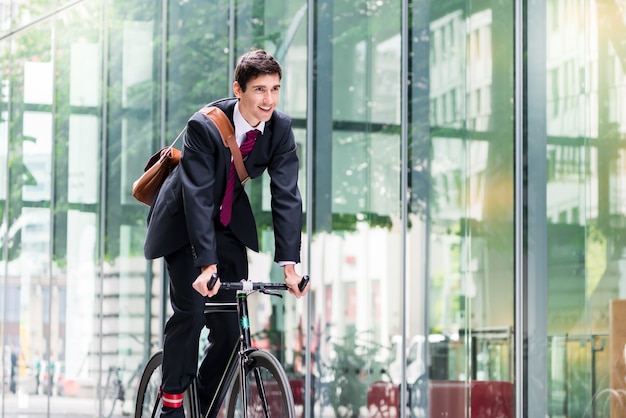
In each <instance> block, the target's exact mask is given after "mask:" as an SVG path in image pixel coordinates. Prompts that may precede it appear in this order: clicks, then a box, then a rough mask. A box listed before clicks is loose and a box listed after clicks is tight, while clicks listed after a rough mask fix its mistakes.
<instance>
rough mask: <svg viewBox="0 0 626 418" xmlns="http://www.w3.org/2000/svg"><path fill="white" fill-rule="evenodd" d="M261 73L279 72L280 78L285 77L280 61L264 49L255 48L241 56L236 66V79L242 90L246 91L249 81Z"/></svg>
mask: <svg viewBox="0 0 626 418" xmlns="http://www.w3.org/2000/svg"><path fill="white" fill-rule="evenodd" d="M261 74H278V78H279V79H281V78H282V77H283V72H282V69H281V68H280V64H279V63H278V61H276V59H275V58H274V57H273V56H271V55H270V54H268V53H267V52H266V51H264V50H262V49H254V50H252V51H250V52H246V53H245V54H243V55H242V56H241V57H239V60H238V61H237V66H236V67H235V81H236V82H237V83H238V84H239V86H240V87H241V91H246V87H247V84H248V81H250V80H252V79H253V78H256V77H258V76H259V75H261Z"/></svg>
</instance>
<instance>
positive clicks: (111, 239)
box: [98, 1, 189, 416]
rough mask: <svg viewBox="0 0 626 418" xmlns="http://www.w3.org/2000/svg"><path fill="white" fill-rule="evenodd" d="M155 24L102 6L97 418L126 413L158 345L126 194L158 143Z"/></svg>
mask: <svg viewBox="0 0 626 418" xmlns="http://www.w3.org/2000/svg"><path fill="white" fill-rule="evenodd" d="M161 22H162V17H161V4H160V3H155V2H152V3H151V2H145V3H137V2H126V1H115V2H112V3H111V5H110V15H109V22H108V24H109V27H110V29H111V30H110V32H109V34H108V36H109V38H108V43H109V50H110V55H109V57H108V68H107V71H108V76H109V77H108V82H109V85H108V86H107V88H108V92H109V93H108V96H107V104H106V105H107V111H108V120H107V123H106V127H105V134H106V138H107V143H106V145H107V149H106V153H107V154H106V173H107V176H106V184H107V188H106V207H105V213H106V220H107V221H106V229H105V231H104V237H106V240H105V241H104V242H105V244H104V253H103V254H104V260H103V274H104V275H103V277H102V295H103V303H102V310H103V312H102V318H103V319H102V328H101V330H100V333H101V334H100V335H101V338H102V346H101V347H102V352H101V353H100V360H101V361H100V363H99V364H98V367H99V370H101V375H100V380H99V383H100V384H101V385H102V386H101V387H100V389H101V392H100V394H101V395H100V398H101V400H102V413H103V414H105V415H106V414H109V413H112V414H113V415H115V416H116V415H120V414H122V413H123V414H129V413H132V412H133V410H134V409H133V408H134V402H135V397H136V392H137V386H138V384H139V378H140V377H141V371H142V370H143V366H144V365H145V364H146V362H147V360H148V358H149V356H150V355H151V354H152V352H154V351H156V349H158V347H160V344H161V335H162V327H161V323H160V320H161V308H160V304H159V300H160V298H161V297H162V296H163V295H162V289H163V283H162V281H161V275H162V272H161V263H160V261H157V262H153V261H146V260H145V257H144V255H143V240H144V237H145V232H146V215H147V213H148V208H146V207H145V206H143V205H141V204H140V203H138V202H137V201H136V200H134V199H133V197H132V194H131V190H132V184H133V182H134V181H135V180H136V179H137V178H138V177H139V176H140V174H141V173H142V172H143V167H144V165H145V163H146V161H147V159H148V158H149V157H150V155H152V154H153V153H154V152H156V150H157V149H159V148H160V146H161V144H160V143H161V141H162V136H161V134H160V131H161V130H162V128H163V126H162V123H161V115H162V112H163V106H162V100H161V91H162V87H163V86H162V83H161V63H162V61H161V56H162V55H161V54H162V47H163V43H162V28H161ZM188 51H189V50H188ZM173 67H177V66H176V65H173ZM116 384H119V385H120V387H121V388H122V389H121V393H120V395H119V398H118V399H117V400H113V401H112V400H111V399H105V398H106V397H107V395H106V394H107V393H110V392H107V391H110V390H111V389H110V388H111V387H115V386H116ZM111 411H112V412H111Z"/></svg>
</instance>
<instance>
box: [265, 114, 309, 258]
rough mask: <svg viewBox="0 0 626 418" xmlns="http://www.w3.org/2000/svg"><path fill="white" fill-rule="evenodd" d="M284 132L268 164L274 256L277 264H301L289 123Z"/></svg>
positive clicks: (297, 194)
mask: <svg viewBox="0 0 626 418" xmlns="http://www.w3.org/2000/svg"><path fill="white" fill-rule="evenodd" d="M282 122H286V123H288V126H287V127H286V128H285V129H280V130H277V131H278V132H282V133H283V135H282V137H281V138H280V139H279V141H278V146H277V148H276V151H275V153H274V155H273V156H272V159H271V161H270V164H269V166H268V169H267V171H268V174H269V175H270V190H271V195H272V198H271V208H272V220H273V223H274V237H275V245H276V249H275V257H274V260H275V261H276V262H278V261H294V262H296V263H299V262H300V247H301V240H302V235H301V234H302V197H301V195H300V190H299V189H298V169H299V161H298V155H297V153H296V141H295V137H294V134H293V130H292V129H291V122H290V120H288V119H283V120H282Z"/></svg>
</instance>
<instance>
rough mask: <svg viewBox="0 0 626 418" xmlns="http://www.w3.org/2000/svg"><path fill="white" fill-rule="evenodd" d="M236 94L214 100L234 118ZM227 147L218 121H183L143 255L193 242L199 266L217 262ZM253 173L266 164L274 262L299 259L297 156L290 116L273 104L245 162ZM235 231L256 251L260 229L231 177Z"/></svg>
mask: <svg viewBox="0 0 626 418" xmlns="http://www.w3.org/2000/svg"><path fill="white" fill-rule="evenodd" d="M236 100H237V99H234V98H233V99H223V100H220V101H217V102H214V103H212V105H214V106H218V107H220V108H221V109H222V110H223V111H224V112H225V113H226V115H227V116H228V118H229V119H230V121H231V123H232V121H233V112H234V109H235V103H236ZM230 161H231V153H230V150H229V149H228V148H227V147H226V146H225V145H224V143H223V142H222V139H221V137H220V134H219V131H218V129H217V127H216V126H215V125H214V124H213V122H211V121H210V120H209V119H208V118H207V117H206V116H204V115H203V114H202V113H199V112H196V113H195V114H194V115H193V116H192V117H191V118H190V119H189V121H188V122H187V132H186V133H185V140H184V144H183V148H182V155H181V159H180V163H179V165H178V166H177V167H176V168H175V169H174V170H173V171H172V173H171V174H170V175H169V176H168V178H167V179H166V180H165V182H164V183H163V186H162V187H161V190H160V191H159V193H158V194H157V196H156V198H155V201H154V203H153V205H152V207H151V208H150V212H149V214H148V229H147V233H146V241H145V244H144V253H145V256H146V258H148V259H154V258H158V257H161V256H164V255H167V254H170V253H172V252H174V251H176V250H178V249H180V248H182V247H183V246H185V245H191V249H192V254H193V257H194V263H195V265H196V266H197V267H201V266H205V265H209V264H218V260H217V250H216V242H215V226H214V222H219V210H220V205H221V202H222V198H223V196H224V190H225V188H226V181H227V178H228V173H229V170H230ZM244 163H245V166H246V169H247V170H248V174H249V175H250V177H251V178H255V177H259V176H260V175H261V174H262V173H263V171H264V170H265V169H266V168H267V171H268V173H269V175H270V190H271V195H272V200H271V208H272V219H273V223H274V235H275V246H276V248H275V254H274V259H275V260H276V261H295V262H297V263H299V262H300V244H301V242H300V239H301V238H300V233H301V229H302V199H301V197H300V191H299V189H298V184H297V183H298V166H299V163H298V157H297V155H296V143H295V138H294V135H293V130H292V129H291V119H290V118H289V116H287V115H285V114H284V113H281V112H279V111H277V110H274V113H273V115H272V118H271V119H270V120H269V121H268V122H266V124H265V130H264V132H263V135H259V137H258V138H257V140H256V144H255V145H254V148H253V149H252V151H251V152H250V154H249V155H248V156H247V158H246V160H245V162H244ZM229 226H230V228H231V230H232V231H233V233H234V234H235V235H236V236H237V238H239V240H240V241H241V242H242V243H243V244H244V245H245V246H247V247H248V248H250V249H252V250H254V251H258V250H259V244H258V238H257V229H256V223H255V220H254V216H253V214H252V209H251V207H250V202H249V200H248V196H247V195H246V193H245V191H244V189H243V187H242V186H241V184H240V182H238V181H235V192H234V197H233V210H232V218H231V221H230V224H229Z"/></svg>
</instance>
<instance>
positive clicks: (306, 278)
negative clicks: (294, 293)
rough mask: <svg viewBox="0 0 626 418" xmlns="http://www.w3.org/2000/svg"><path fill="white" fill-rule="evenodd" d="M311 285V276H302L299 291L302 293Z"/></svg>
mask: <svg viewBox="0 0 626 418" xmlns="http://www.w3.org/2000/svg"><path fill="white" fill-rule="evenodd" d="M308 284H309V276H302V280H301V281H300V283H298V289H300V291H301V292H302V291H303V290H304V289H305V288H306V286H307V285H308Z"/></svg>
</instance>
